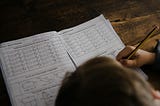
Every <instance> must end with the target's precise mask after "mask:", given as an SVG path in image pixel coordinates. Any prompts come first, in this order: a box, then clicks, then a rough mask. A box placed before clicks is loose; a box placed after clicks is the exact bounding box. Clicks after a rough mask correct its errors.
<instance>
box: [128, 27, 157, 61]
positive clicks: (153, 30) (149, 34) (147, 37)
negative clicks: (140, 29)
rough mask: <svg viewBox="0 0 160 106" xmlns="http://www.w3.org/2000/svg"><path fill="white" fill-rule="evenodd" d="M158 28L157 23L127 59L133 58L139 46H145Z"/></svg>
mask: <svg viewBox="0 0 160 106" xmlns="http://www.w3.org/2000/svg"><path fill="white" fill-rule="evenodd" d="M156 29H159V27H158V26H157V25H155V26H154V28H153V29H152V30H151V31H150V32H149V33H148V35H147V36H146V37H145V38H144V39H143V40H142V41H141V42H140V43H139V44H138V46H137V47H136V48H135V49H134V50H133V51H132V52H131V53H130V54H129V55H128V57H127V59H131V58H132V57H133V55H134V54H135V53H136V52H137V50H138V49H139V48H141V47H142V46H143V44H144V43H145V42H146V41H147V40H148V39H149V38H150V37H151V36H152V34H153V33H154V32H155V31H156Z"/></svg>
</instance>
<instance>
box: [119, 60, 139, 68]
mask: <svg viewBox="0 0 160 106" xmlns="http://www.w3.org/2000/svg"><path fill="white" fill-rule="evenodd" d="M120 63H121V64H122V65H124V66H126V67H137V63H136V61H135V60H127V59H121V60H120Z"/></svg>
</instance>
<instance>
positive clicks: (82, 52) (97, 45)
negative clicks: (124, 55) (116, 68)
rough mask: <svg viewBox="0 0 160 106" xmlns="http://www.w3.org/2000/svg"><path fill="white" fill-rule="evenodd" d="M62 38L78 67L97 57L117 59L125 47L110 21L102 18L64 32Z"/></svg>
mask: <svg viewBox="0 0 160 106" xmlns="http://www.w3.org/2000/svg"><path fill="white" fill-rule="evenodd" d="M95 21H96V22H95ZM61 36H62V39H63V40H64V41H65V43H66V47H67V50H68V52H69V53H70V55H71V56H72V57H73V59H74V60H75V62H76V64H77V65H80V64H81V63H83V62H84V61H86V60H88V59H90V58H92V57H95V56H100V55H103V56H110V57H115V56H116V55H117V53H118V52H119V51H120V50H121V49H122V48H123V47H124V45H123V43H122V42H121V40H120V39H119V37H118V35H117V34H116V33H115V32H114V30H113V29H112V27H111V25H110V23H109V21H106V20H105V19H103V18H102V17H101V19H99V20H94V21H93V22H90V23H89V24H82V25H80V26H79V27H78V28H77V27H75V28H73V29H71V30H67V31H62V32H61Z"/></svg>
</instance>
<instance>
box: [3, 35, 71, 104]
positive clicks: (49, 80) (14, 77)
mask: <svg viewBox="0 0 160 106" xmlns="http://www.w3.org/2000/svg"><path fill="white" fill-rule="evenodd" d="M6 48H7V47H5V49H4V50H3V54H4V59H5V62H6V65H7V66H6V70H5V73H6V78H7V80H8V82H9V84H10V86H9V87H10V89H11V92H12V97H13V100H14V103H16V104H14V105H16V106H53V104H54V101H55V97H56V94H57V92H58V91H57V90H58V88H59V85H60V83H61V80H62V79H63V77H64V74H65V72H66V71H73V69H74V67H73V66H72V63H71V61H70V59H69V57H68V55H67V53H66V51H65V49H64V48H63V46H62V44H61V41H60V39H59V38H58V36H55V35H53V34H52V37H50V36H47V37H41V38H39V36H38V37H36V38H34V39H28V40H24V41H23V42H21V44H18V45H14V44H13V45H10V46H8V48H7V49H6Z"/></svg>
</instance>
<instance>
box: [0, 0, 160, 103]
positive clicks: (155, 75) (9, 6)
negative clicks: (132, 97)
mask: <svg viewBox="0 0 160 106" xmlns="http://www.w3.org/2000/svg"><path fill="white" fill-rule="evenodd" d="M159 5H160V1H159V0H1V1H0V13H1V17H0V34H1V35H0V43H1V42H5V41H9V40H14V39H19V38H23V37H27V36H31V35H34V34H38V33H42V32H46V31H59V30H62V29H65V28H69V27H72V26H75V25H78V24H80V23H83V22H85V21H87V20H90V19H92V18H94V17H96V16H98V15H99V14H103V15H104V16H105V17H106V18H108V19H109V20H110V21H111V24H112V25H113V27H114V29H115V31H116V32H117V34H118V35H119V36H120V38H121V39H122V41H123V42H124V44H125V45H135V44H137V43H138V42H140V41H141V40H142V39H143V38H144V37H145V35H146V34H147V33H148V32H149V31H150V28H151V27H152V26H153V25H155V24H156V25H159V26H160V6H159ZM159 32H160V31H158V32H157V33H156V34H155V35H154V37H153V38H152V39H151V40H150V41H148V43H147V44H146V45H145V46H144V47H143V49H145V50H148V51H152V50H153V48H154V46H155V44H156V42H155V39H159V38H160V34H159ZM144 71H145V72H146V73H147V74H148V76H149V81H150V82H151V84H152V85H153V86H154V87H155V88H156V89H160V83H159V81H160V72H155V71H152V70H147V69H146V70H144ZM0 101H1V103H0V105H1V106H8V105H10V102H9V98H8V95H7V92H6V88H5V85H4V83H3V78H2V75H0Z"/></svg>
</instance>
